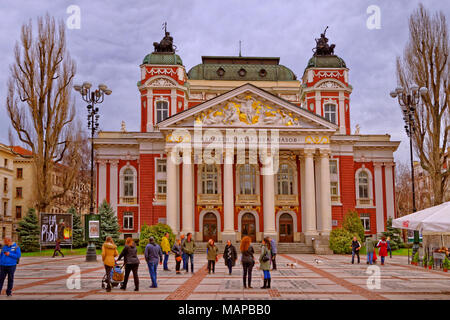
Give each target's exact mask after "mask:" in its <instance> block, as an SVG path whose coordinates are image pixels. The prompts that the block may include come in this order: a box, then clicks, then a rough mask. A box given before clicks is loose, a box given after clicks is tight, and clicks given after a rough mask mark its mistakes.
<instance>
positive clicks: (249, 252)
mask: <svg viewBox="0 0 450 320" xmlns="http://www.w3.org/2000/svg"><path fill="white" fill-rule="evenodd" d="M251 244H252V239H251V238H250V237H249V236H245V237H243V238H242V239H241V246H240V248H239V249H240V251H241V254H242V255H241V264H242V268H243V277H242V280H243V281H244V288H247V285H248V288H249V289H252V270H253V266H254V265H255V258H254V257H253V255H254V254H255V250H254V249H253V247H252V245H251ZM247 277H248V279H247ZM246 280H248V282H247V283H246Z"/></svg>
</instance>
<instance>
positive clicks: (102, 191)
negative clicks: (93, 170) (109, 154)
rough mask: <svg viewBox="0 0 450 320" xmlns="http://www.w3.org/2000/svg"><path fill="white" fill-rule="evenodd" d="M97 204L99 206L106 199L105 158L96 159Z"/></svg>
mask: <svg viewBox="0 0 450 320" xmlns="http://www.w3.org/2000/svg"><path fill="white" fill-rule="evenodd" d="M97 187H98V204H97V207H100V206H101V205H102V203H103V200H105V199H106V160H98V182H97Z"/></svg>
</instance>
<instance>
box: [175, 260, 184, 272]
mask: <svg viewBox="0 0 450 320" xmlns="http://www.w3.org/2000/svg"><path fill="white" fill-rule="evenodd" d="M183 264H184V261H183ZM180 265H181V261H178V260H177V259H176V258H175V271H176V272H179V271H180Z"/></svg>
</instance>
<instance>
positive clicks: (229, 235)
mask: <svg viewBox="0 0 450 320" xmlns="http://www.w3.org/2000/svg"><path fill="white" fill-rule="evenodd" d="M221 236H222V243H226V242H227V241H228V240H230V241H231V243H236V232H234V231H223V232H222V234H221Z"/></svg>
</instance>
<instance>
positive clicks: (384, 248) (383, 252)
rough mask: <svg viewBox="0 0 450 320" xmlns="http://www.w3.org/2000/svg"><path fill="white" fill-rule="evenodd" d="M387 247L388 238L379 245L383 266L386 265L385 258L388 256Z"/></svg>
mask: <svg viewBox="0 0 450 320" xmlns="http://www.w3.org/2000/svg"><path fill="white" fill-rule="evenodd" d="M387 247H388V245H387V242H386V238H385V237H382V238H381V240H380V241H378V244H377V248H380V250H379V251H378V255H379V256H380V257H381V265H384V258H385V257H387V255H388V251H387Z"/></svg>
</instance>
